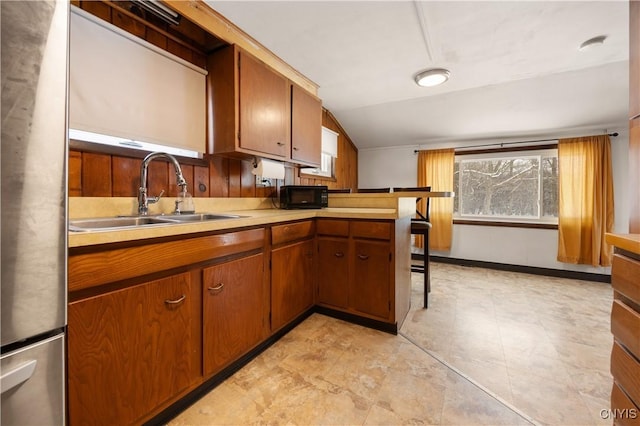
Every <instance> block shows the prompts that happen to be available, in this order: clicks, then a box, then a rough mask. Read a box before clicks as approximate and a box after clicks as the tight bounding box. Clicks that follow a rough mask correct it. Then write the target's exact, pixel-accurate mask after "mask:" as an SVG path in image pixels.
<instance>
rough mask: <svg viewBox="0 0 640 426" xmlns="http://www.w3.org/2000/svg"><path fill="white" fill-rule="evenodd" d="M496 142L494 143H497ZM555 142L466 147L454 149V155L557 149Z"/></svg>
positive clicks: (497, 143)
mask: <svg viewBox="0 0 640 426" xmlns="http://www.w3.org/2000/svg"><path fill="white" fill-rule="evenodd" d="M499 144H500V143H499V142H496V145H499ZM557 148H558V144H557V143H550V144H544V145H526V146H512V147H509V148H485V149H468V150H464V151H458V150H457V149H456V150H455V155H472V154H494V153H498V152H518V151H538V150H541V149H557Z"/></svg>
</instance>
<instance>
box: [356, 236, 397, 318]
mask: <svg viewBox="0 0 640 426" xmlns="http://www.w3.org/2000/svg"><path fill="white" fill-rule="evenodd" d="M390 271H391V250H390V248H389V243H388V242H381V241H367V240H357V239H356V240H355V241H354V255H353V275H352V282H351V287H350V292H349V304H350V305H351V307H352V308H354V309H355V310H357V311H359V312H362V313H365V314H369V315H373V316H376V317H380V318H382V319H385V320H388V319H389V315H390V312H391V299H390V296H391V294H390V291H389V286H390Z"/></svg>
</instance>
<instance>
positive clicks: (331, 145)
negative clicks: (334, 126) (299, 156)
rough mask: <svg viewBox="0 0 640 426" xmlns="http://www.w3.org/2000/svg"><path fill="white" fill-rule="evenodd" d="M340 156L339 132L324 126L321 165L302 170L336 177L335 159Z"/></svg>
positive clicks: (317, 174)
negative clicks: (334, 171)
mask: <svg viewBox="0 0 640 426" xmlns="http://www.w3.org/2000/svg"><path fill="white" fill-rule="evenodd" d="M337 156H338V134H337V133H336V132H334V131H333V130H330V129H327V128H326V127H322V153H321V155H320V167H306V168H304V169H302V170H300V171H301V172H302V173H306V174H309V175H314V176H322V177H329V178H332V177H334V173H333V164H334V161H333V159H334V158H335V157H337Z"/></svg>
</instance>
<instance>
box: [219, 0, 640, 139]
mask: <svg viewBox="0 0 640 426" xmlns="http://www.w3.org/2000/svg"><path fill="white" fill-rule="evenodd" d="M207 3H208V4H209V5H210V6H211V7H212V8H214V9H216V10H217V11H219V12H220V13H222V14H223V15H224V16H225V17H227V18H228V19H230V20H231V21H232V22H234V23H235V24H236V25H238V26H239V27H240V28H242V29H243V30H244V31H245V32H247V33H248V34H250V35H251V36H253V37H254V38H255V39H257V40H258V41H260V42H261V43H262V44H263V45H264V46H266V47H267V48H268V49H270V50H271V51H273V52H274V53H275V54H276V55H278V56H280V57H281V58H282V59H284V60H285V61H286V62H288V63H289V64H290V65H291V66H293V67H294V68H296V69H297V70H299V71H300V72H302V73H303V74H304V75H306V76H307V77H309V78H310V79H311V80H313V81H314V82H316V83H317V84H318V85H319V86H320V89H319V95H320V97H321V98H322V100H323V104H324V106H325V107H326V108H328V109H329V110H330V111H331V112H332V113H333V114H334V115H335V116H336V117H337V118H338V120H339V121H340V122H341V124H342V126H343V127H344V128H345V130H346V131H347V132H348V133H349V135H350V136H351V138H352V139H353V141H354V143H355V144H356V145H357V146H358V147H359V148H371V147H386V146H398V145H429V144H433V143H441V142H445V141H459V142H460V143H465V142H467V143H471V141H477V140H487V139H493V138H500V139H510V138H511V139H518V138H526V137H537V136H545V137H546V136H549V135H556V134H557V135H558V136H562V135H563V134H575V133H580V132H584V133H585V134H586V133H590V132H592V131H594V129H597V131H601V130H603V129H606V128H611V127H616V126H621V125H624V123H625V122H626V119H627V111H628V50H629V49H628V38H629V37H628V3H627V2H625V1H602V2H598V1H589V2H581V1H569V2H558V1H497V2H485V1H471V2H463V1H441V2H437V1H425V2H420V1H416V2H414V1H375V2H368V1H232V2H227V1H213V0H209V1H207ZM598 35H606V36H607V40H606V42H605V43H604V44H603V45H602V46H600V47H599V48H594V49H591V50H589V51H585V52H579V51H578V49H577V48H578V46H579V45H580V44H581V43H582V42H583V41H585V40H587V39H589V38H591V37H594V36H598ZM431 67H444V68H447V69H449V70H450V71H451V78H450V80H449V81H448V82H447V83H445V84H444V85H442V86H439V87H435V88H424V87H419V86H417V85H416V84H415V83H414V81H413V76H414V75H415V74H416V73H417V72H418V71H420V70H423V69H425V68H431Z"/></svg>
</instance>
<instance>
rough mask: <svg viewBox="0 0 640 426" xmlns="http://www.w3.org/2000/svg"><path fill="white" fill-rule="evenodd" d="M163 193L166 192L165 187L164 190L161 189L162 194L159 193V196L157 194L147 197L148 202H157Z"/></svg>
mask: <svg viewBox="0 0 640 426" xmlns="http://www.w3.org/2000/svg"><path fill="white" fill-rule="evenodd" d="M162 194H164V189H163V190H162V191H160V194H158V196H157V197H149V198H148V199H147V202H148V203H149V204H154V203H157V202H158V201H160V198H162Z"/></svg>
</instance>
